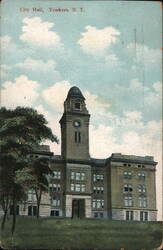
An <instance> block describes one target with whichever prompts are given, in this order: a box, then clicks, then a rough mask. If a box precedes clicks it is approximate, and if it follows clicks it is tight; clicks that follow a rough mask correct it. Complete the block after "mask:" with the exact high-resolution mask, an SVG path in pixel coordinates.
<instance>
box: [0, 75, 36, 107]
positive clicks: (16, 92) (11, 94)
mask: <svg viewBox="0 0 163 250" xmlns="http://www.w3.org/2000/svg"><path fill="white" fill-rule="evenodd" d="M2 87H3V89H2V91H1V99H2V100H1V105H2V106H6V107H7V108H15V107H16V106H31V105H32V104H33V103H34V102H35V101H36V99H37V97H38V93H37V88H38V87H39V84H38V83H37V82H36V81H32V80H29V79H28V77H27V76H25V75H21V76H19V77H18V78H16V79H15V82H11V81H6V82H4V83H3V84H2Z"/></svg>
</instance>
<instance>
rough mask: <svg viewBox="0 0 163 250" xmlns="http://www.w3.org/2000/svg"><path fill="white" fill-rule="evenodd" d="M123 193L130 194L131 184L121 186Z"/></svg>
mask: <svg viewBox="0 0 163 250" xmlns="http://www.w3.org/2000/svg"><path fill="white" fill-rule="evenodd" d="M123 191H124V192H132V185H131V184H125V185H124V186H123Z"/></svg>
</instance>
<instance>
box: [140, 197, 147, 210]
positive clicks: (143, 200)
mask: <svg viewBox="0 0 163 250" xmlns="http://www.w3.org/2000/svg"><path fill="white" fill-rule="evenodd" d="M139 207H143V208H145V207H147V198H146V197H139Z"/></svg>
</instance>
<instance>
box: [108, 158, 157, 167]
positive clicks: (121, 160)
mask: <svg viewBox="0 0 163 250" xmlns="http://www.w3.org/2000/svg"><path fill="white" fill-rule="evenodd" d="M111 161H112V162H125V163H139V164H148V165H155V166H156V165H157V164H158V162H155V161H147V160H136V159H133V160H132V159H122V158H112V157H109V158H108V159H107V161H106V162H111Z"/></svg>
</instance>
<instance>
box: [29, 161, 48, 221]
mask: <svg viewBox="0 0 163 250" xmlns="http://www.w3.org/2000/svg"><path fill="white" fill-rule="evenodd" d="M30 168H31V174H32V177H33V178H32V180H31V188H32V189H33V190H34V191H35V195H36V199H37V215H36V216H37V218H39V215H40V203H41V198H42V194H43V192H44V193H45V192H48V176H49V175H51V174H52V170H51V169H50V167H49V159H48V158H44V157H41V158H39V159H37V160H34V161H33V162H31V166H30Z"/></svg>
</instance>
